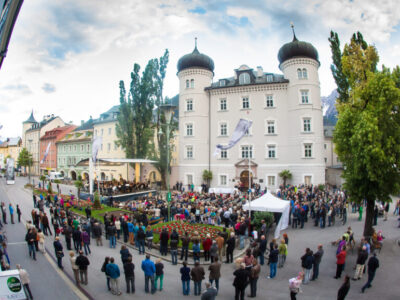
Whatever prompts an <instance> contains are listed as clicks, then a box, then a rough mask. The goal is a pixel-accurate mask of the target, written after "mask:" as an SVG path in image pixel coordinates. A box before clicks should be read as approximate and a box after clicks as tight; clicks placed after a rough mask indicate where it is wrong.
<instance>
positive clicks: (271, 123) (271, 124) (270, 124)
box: [267, 121, 275, 134]
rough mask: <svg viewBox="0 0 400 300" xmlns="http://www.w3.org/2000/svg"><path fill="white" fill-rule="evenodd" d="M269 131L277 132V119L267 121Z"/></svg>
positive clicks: (270, 132)
mask: <svg viewBox="0 0 400 300" xmlns="http://www.w3.org/2000/svg"><path fill="white" fill-rule="evenodd" d="M267 133H268V134H275V121H267Z"/></svg>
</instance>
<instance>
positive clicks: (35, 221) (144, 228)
mask: <svg viewBox="0 0 400 300" xmlns="http://www.w3.org/2000/svg"><path fill="white" fill-rule="evenodd" d="M277 196H278V197H281V198H282V199H286V200H288V201H290V218H289V222H290V224H291V225H292V227H293V228H298V227H300V228H303V227H304V224H305V223H307V222H308V221H309V220H313V221H312V222H313V224H314V226H318V227H320V228H325V227H329V226H335V224H337V223H338V220H340V222H341V223H342V224H345V223H346V220H347V212H348V209H349V203H348V198H347V196H346V194H345V192H344V191H341V190H330V191H327V190H321V189H320V188H318V187H307V186H301V187H292V186H288V187H286V188H281V189H280V190H279V191H278V193H277ZM245 201H246V194H242V193H238V194H233V195H216V194H207V193H196V192H191V191H190V192H184V193H181V192H175V193H174V194H173V199H172V201H171V203H170V208H169V210H168V206H167V205H166V203H165V201H163V199H161V198H159V197H157V196H149V197H145V198H142V199H140V200H138V201H130V202H127V203H124V204H122V203H118V202H116V203H114V204H115V206H118V207H123V208H124V209H126V210H127V211H126V212H123V213H116V214H115V213H114V214H113V213H108V214H105V215H104V216H103V217H102V219H101V220H98V219H95V218H93V217H92V211H91V208H90V206H87V207H85V209H84V213H85V215H86V218H81V217H79V216H78V215H76V214H74V213H72V212H71V210H70V209H69V206H68V205H66V203H64V202H63V201H62V198H60V197H55V198H54V199H46V198H45V197H38V196H36V195H34V196H33V202H34V207H35V208H34V209H33V210H32V212H31V220H29V221H28V222H27V224H26V229H27V233H26V236H25V240H26V242H27V245H28V252H29V255H30V257H31V258H32V259H33V260H36V255H37V253H38V252H41V253H45V247H44V244H45V239H47V238H48V237H49V236H51V235H54V240H53V248H54V256H55V258H56V260H57V264H58V267H59V268H60V269H63V268H64V265H63V258H64V251H65V250H67V251H69V253H68V254H69V258H70V263H71V267H72V271H73V274H74V279H75V281H76V284H77V285H87V284H88V283H89V280H88V268H89V266H90V267H91V268H92V267H93V266H92V265H90V260H89V258H90V255H91V253H92V250H93V249H91V242H92V240H93V241H96V246H99V247H101V246H103V240H104V235H105V238H106V240H108V243H107V245H109V247H110V248H117V245H118V243H117V241H119V242H120V243H121V244H122V245H121V247H120V249H119V253H120V256H121V261H122V266H121V269H120V266H119V265H118V263H117V262H116V258H115V256H114V257H111V256H110V257H106V258H105V260H104V263H103V265H102V267H101V271H102V272H104V274H105V279H106V287H107V289H108V290H109V291H110V292H111V293H112V294H115V295H120V294H121V284H120V281H119V278H120V277H121V274H122V272H121V271H122V270H123V273H124V276H125V283H126V293H135V290H136V288H135V273H136V272H138V269H137V268H135V264H134V263H133V256H134V253H132V252H131V251H132V248H131V247H129V246H128V245H131V246H134V247H135V248H137V250H138V255H143V257H144V259H143V261H142V263H141V266H140V267H141V270H142V271H143V274H144V279H145V291H146V293H155V292H156V291H162V290H163V278H164V263H163V260H162V258H165V256H167V255H168V254H170V257H171V259H170V260H171V264H172V265H180V266H179V268H178V269H177V271H178V273H179V274H180V275H181V281H182V294H183V295H189V294H190V292H191V281H193V292H194V295H201V299H215V297H216V296H217V295H218V293H219V290H220V279H221V277H222V276H221V264H222V263H227V264H232V263H235V266H236V270H235V271H234V273H233V275H234V281H233V286H234V288H235V299H244V297H245V291H246V288H247V287H249V290H250V292H249V295H248V297H256V296H257V283H258V279H259V278H260V273H261V270H262V268H263V266H264V265H266V264H267V265H268V269H269V275H268V277H267V278H269V279H273V278H275V277H276V276H277V272H278V270H279V269H280V268H284V267H285V262H286V257H287V256H288V245H289V237H288V234H287V233H284V234H283V236H282V239H280V240H278V239H273V238H269V235H268V233H269V230H268V227H267V226H266V224H265V221H263V222H262V224H261V226H260V227H258V228H255V227H254V226H253V224H252V220H251V219H250V218H249V216H248V213H247V212H245V211H243V210H242V204H243V203H244V202H245ZM120 204H121V205H120ZM350 205H351V204H350ZM396 205H397V206H398V204H396ZM47 206H48V210H47V209H46V207H47ZM354 206H355V205H354ZM361 206H362V205H361ZM1 208H2V217H3V218H2V220H3V223H4V224H7V213H6V211H5V205H4V203H3V204H2V205H1ZM15 210H16V212H17V214H18V221H20V215H21V212H20V209H19V207H18V206H17V207H16V209H15ZM18 211H19V212H18ZM128 211H129V212H128ZM396 211H397V212H396ZM396 211H395V213H398V209H397V210H396ZM9 214H10V220H11V221H12V222H14V217H13V214H14V208H13V206H12V205H11V204H10V206H9ZM171 220H178V221H179V222H189V223H201V224H210V225H217V226H220V227H221V232H220V233H219V234H218V235H217V236H216V237H211V236H210V235H207V236H206V237H205V238H201V237H200V235H199V233H198V232H191V233H189V232H183V233H178V232H177V231H176V230H171V231H170V232H169V231H167V230H163V231H162V232H161V233H160V234H159V236H158V240H159V242H157V243H156V242H154V240H155V237H156V234H155V232H154V230H153V227H152V225H153V224H156V223H157V222H166V221H171ZM326 221H327V222H326ZM0 225H2V224H1V222H0ZM63 241H64V243H63ZM382 243H383V235H382V232H377V233H376V234H374V236H373V237H366V238H363V239H362V240H361V241H360V243H359V244H357V248H356V243H355V241H354V234H353V232H352V230H351V228H350V227H349V228H348V230H347V231H346V232H345V233H344V234H343V236H341V237H340V239H339V240H338V241H335V243H334V244H335V245H337V247H338V248H337V252H336V254H337V256H336V259H337V261H336V262H337V263H336V274H335V276H334V277H335V278H336V279H338V278H341V276H342V272H343V269H344V264H345V263H346V256H347V253H348V251H349V249H351V250H353V249H354V248H356V249H357V263H356V265H355V266H354V267H355V269H354V276H352V279H353V280H360V279H361V278H362V276H363V273H364V272H366V269H367V268H366V266H368V281H367V283H366V284H365V285H364V286H363V288H362V292H364V291H365V289H367V288H369V287H370V286H371V282H372V280H373V278H374V275H375V272H376V270H377V268H378V267H379V260H378V258H377V253H376V251H374V250H379V249H381V247H382ZM64 245H65V248H64ZM379 245H380V247H379ZM146 248H147V249H146ZM154 248H158V249H159V256H160V257H161V259H157V260H156V261H153V260H152V259H151V255H150V254H155V252H154V251H156V250H155V249H154ZM235 249H236V250H237V252H236V253H242V251H243V252H244V253H245V254H244V255H243V256H238V257H237V258H236V259H235V260H234V251H235ZM1 250H2V252H1V253H3V254H4V256H6V255H7V252H6V247H4V246H3V247H2V248H1ZM238 250H240V251H238ZM1 253H0V254H1ZM116 254H117V252H116ZM323 256H324V246H323V245H322V244H319V245H317V247H316V250H315V252H314V251H312V250H311V248H307V249H306V250H305V253H304V255H302V256H301V257H300V264H301V268H302V271H301V272H300V273H299V274H298V276H296V277H294V278H292V279H290V280H289V292H290V297H291V299H296V296H297V294H298V293H299V292H300V291H301V285H302V284H309V283H310V282H311V281H315V280H317V279H318V276H319V265H320V263H321V261H322V259H323ZM178 258H180V262H179V261H178ZM190 258H192V259H193V263H194V266H193V267H191V266H190V265H189V260H190ZM7 259H8V257H7ZM2 261H3V259H2ZM2 269H3V264H2ZM207 271H208V280H206V290H205V291H203V293H202V286H203V281H204V280H205V277H206V272H207ZM25 272H26V271H25ZM332 275H333V274H332ZM28 281H29V280H28ZM349 288H350V281H349V278H347V277H345V281H344V283H343V285H342V287H341V288H340V290H339V294H340V295H341V296H340V297H341V298H340V297H339V296H338V299H344V297H345V296H346V294H347V292H348V290H349ZM27 289H29V283H28V287H27ZM27 294H30V290H29V292H28V291H27ZM339 294H338V295H339Z"/></svg>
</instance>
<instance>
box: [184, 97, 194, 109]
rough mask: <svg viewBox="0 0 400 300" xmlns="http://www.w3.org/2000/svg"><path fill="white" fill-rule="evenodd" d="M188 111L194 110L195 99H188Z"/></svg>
mask: <svg viewBox="0 0 400 300" xmlns="http://www.w3.org/2000/svg"><path fill="white" fill-rule="evenodd" d="M186 111H193V99H187V100H186Z"/></svg>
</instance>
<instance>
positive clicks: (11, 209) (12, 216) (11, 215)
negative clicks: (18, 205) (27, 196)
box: [8, 203, 14, 224]
mask: <svg viewBox="0 0 400 300" xmlns="http://www.w3.org/2000/svg"><path fill="white" fill-rule="evenodd" d="M8 210H9V211H10V219H11V224H14V207H13V206H12V204H11V203H10V204H9V205H8Z"/></svg>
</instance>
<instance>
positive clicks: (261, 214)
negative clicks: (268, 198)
mask: <svg viewBox="0 0 400 300" xmlns="http://www.w3.org/2000/svg"><path fill="white" fill-rule="evenodd" d="M262 220H265V225H266V226H267V228H269V227H270V226H271V225H272V223H274V220H275V219H274V214H273V213H271V212H266V211H256V212H255V213H254V217H253V220H252V221H251V223H252V224H253V225H254V226H255V227H256V228H257V229H260V228H261V225H262V223H261V221H262Z"/></svg>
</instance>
